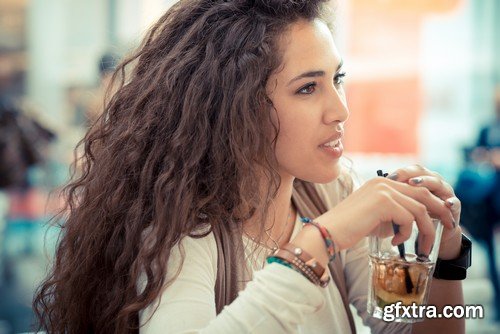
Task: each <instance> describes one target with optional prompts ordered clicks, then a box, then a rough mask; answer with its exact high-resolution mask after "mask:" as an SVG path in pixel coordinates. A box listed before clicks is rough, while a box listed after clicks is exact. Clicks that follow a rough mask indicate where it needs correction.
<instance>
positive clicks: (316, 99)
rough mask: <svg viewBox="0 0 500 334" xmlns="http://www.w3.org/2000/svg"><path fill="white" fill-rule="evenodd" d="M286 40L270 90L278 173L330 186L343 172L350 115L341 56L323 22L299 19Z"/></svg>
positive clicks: (282, 175)
mask: <svg viewBox="0 0 500 334" xmlns="http://www.w3.org/2000/svg"><path fill="white" fill-rule="evenodd" d="M283 37H284V38H283V40H282V45H281V46H282V50H283V52H284V54H283V64H282V66H281V67H280V68H279V69H278V71H277V72H276V73H274V74H273V75H272V76H271V77H270V78H269V81H268V83H267V87H266V88H267V92H268V95H269V97H270V98H271V100H272V101H273V104H274V107H275V108H276V116H277V118H278V119H279V125H280V131H279V135H278V138H277V143H276V157H277V160H278V164H279V172H280V175H281V177H282V178H283V179H288V178H293V177H296V178H299V179H303V180H306V181H310V182H315V183H326V182H330V181H332V180H333V179H335V178H336V177H337V176H338V175H339V173H340V165H339V159H340V156H341V155H342V151H343V147H342V143H341V141H340V140H341V139H342V138H341V137H342V134H343V130H342V129H343V123H344V122H345V121H346V120H347V118H348V116H349V111H348V109H347V105H346V99H345V94H344V89H343V87H342V77H343V75H344V73H343V72H342V69H341V66H342V63H341V59H340V55H339V53H338V51H337V48H336V47H335V43H334V42H333V38H332V35H331V33H330V30H329V29H328V27H327V26H326V24H325V23H323V22H322V21H320V20H314V21H312V22H307V21H299V22H297V23H295V24H293V25H292V26H291V27H290V29H289V30H288V32H287V33H286V34H285V35H284V36H283Z"/></svg>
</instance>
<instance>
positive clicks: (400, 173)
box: [387, 164, 436, 182]
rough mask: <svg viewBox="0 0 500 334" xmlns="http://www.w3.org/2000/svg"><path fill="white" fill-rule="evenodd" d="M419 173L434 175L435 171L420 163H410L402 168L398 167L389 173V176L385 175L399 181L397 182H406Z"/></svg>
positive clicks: (419, 174)
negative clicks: (410, 164)
mask: <svg viewBox="0 0 500 334" xmlns="http://www.w3.org/2000/svg"><path fill="white" fill-rule="evenodd" d="M421 175H429V176H431V175H432V176H435V175H436V173H434V172H432V171H430V170H429V169H427V168H425V167H424V166H421V165H418V164H417V165H412V166H408V167H404V168H399V169H397V170H396V171H394V172H393V173H391V174H390V175H389V176H387V178H388V179H391V180H393V181H399V182H407V181H408V180H409V179H411V178H412V177H417V176H421Z"/></svg>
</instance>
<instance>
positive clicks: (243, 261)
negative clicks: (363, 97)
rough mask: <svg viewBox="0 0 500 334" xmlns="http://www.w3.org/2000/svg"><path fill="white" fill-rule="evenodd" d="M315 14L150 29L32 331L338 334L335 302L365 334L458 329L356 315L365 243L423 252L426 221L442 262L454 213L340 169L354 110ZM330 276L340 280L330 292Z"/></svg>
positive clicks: (447, 204) (453, 201)
mask: <svg viewBox="0 0 500 334" xmlns="http://www.w3.org/2000/svg"><path fill="white" fill-rule="evenodd" d="M326 2H327V1H321V0H254V1H251V0H234V1H223V0H219V1H217V0H186V1H180V2H179V3H177V4H176V5H174V6H173V7H172V8H171V9H170V10H169V11H168V12H167V13H166V14H165V15H164V16H163V17H162V18H161V19H160V20H159V22H158V23H157V24H156V25H155V26H154V27H153V28H152V30H151V32H150V33H149V35H148V36H147V38H146V40H145V42H144V44H143V45H142V46H141V47H140V49H139V51H138V52H137V54H136V55H135V56H133V57H132V58H131V59H129V60H128V61H126V62H125V63H124V64H122V65H121V66H120V67H119V73H121V74H122V76H123V77H122V81H121V86H120V88H119V89H118V90H117V92H116V94H114V95H113V96H112V98H111V100H110V101H109V103H108V104H107V108H106V111H105V113H104V115H103V116H102V117H101V119H100V122H99V123H98V124H96V125H95V126H94V127H93V128H92V129H91V130H90V132H89V133H88V134H87V136H86V138H85V139H84V141H83V145H84V155H83V157H82V159H81V160H80V162H81V163H82V164H81V166H82V172H81V175H80V176H78V178H76V179H75V180H74V181H73V182H72V183H71V184H70V185H69V186H68V188H67V189H68V195H69V196H68V204H69V208H68V209H69V210H68V215H67V217H66V222H65V224H64V227H63V234H62V239H61V242H60V244H59V246H58V250H57V254H56V258H55V264H54V268H53V270H52V272H51V274H50V276H49V277H48V278H47V280H46V281H45V282H44V283H43V285H42V286H41V288H40V290H39V293H38V295H37V297H36V300H35V307H36V309H37V311H38V316H39V320H40V322H41V327H42V328H44V329H46V330H47V331H48V332H50V333H88V332H96V333H97V332H98V333H125V332H138V331H140V332H143V333H180V332H182V333H188V332H189V333H191V332H198V331H200V332H209V333H250V332H252V333H292V332H300V333H327V332H328V333H332V332H334V333H346V332H349V331H351V330H352V328H351V322H350V320H351V318H350V311H349V310H348V308H347V309H346V308H345V307H344V302H345V301H344V300H343V299H342V298H345V297H343V294H342V293H341V291H343V292H344V293H348V295H347V299H348V301H347V302H350V303H352V304H353V305H354V306H355V307H356V308H357V310H358V312H359V314H360V315H361V316H362V318H363V319H364V321H365V323H366V324H367V325H369V326H370V327H372V329H373V330H374V331H375V332H391V331H394V332H409V331H411V330H412V329H413V331H415V332H428V331H432V332H435V331H436V330H437V329H438V328H441V327H442V326H446V328H447V329H448V330H450V331H451V332H454V333H455V332H460V331H463V330H464V322H463V320H458V319H450V320H446V321H441V320H437V321H434V320H432V321H430V320H426V321H425V322H423V323H419V324H415V325H413V326H412V325H406V324H398V323H386V322H383V321H381V320H377V319H374V318H371V317H370V316H369V315H368V314H367V311H366V300H367V288H368V255H367V248H366V238H365V237H366V236H367V235H369V233H370V231H372V230H373V229H374V228H375V227H376V226H378V225H379V224H381V223H383V222H390V221H394V222H395V223H396V224H398V225H399V226H400V232H399V233H398V234H397V235H396V236H395V240H394V243H398V242H401V241H403V240H405V239H406V238H407V236H408V232H409V226H410V223H412V222H413V221H416V222H417V223H418V225H419V228H420V230H421V231H422V233H424V234H425V235H426V236H428V237H429V238H428V239H429V240H431V239H432V238H433V230H432V228H431V221H430V216H429V213H430V215H432V216H435V217H438V218H440V219H441V220H442V222H443V224H444V225H445V227H446V231H445V232H444V234H443V237H442V241H441V247H440V252H439V257H440V258H442V259H453V258H455V257H457V256H458V255H459V253H460V249H461V230H460V227H458V225H457V223H458V219H459V215H460V202H459V201H458V199H457V198H456V197H455V195H454V193H453V189H452V188H451V187H450V186H449V185H448V184H447V183H446V182H445V181H444V180H443V179H442V178H441V177H440V176H439V175H438V174H436V173H433V172H431V171H429V170H427V169H425V168H423V167H420V166H411V167H407V168H402V169H399V170H397V171H395V173H394V174H392V175H391V176H390V178H376V179H373V180H371V181H368V182H367V183H366V184H364V185H362V186H356V185H355V184H354V183H353V179H352V177H351V176H350V174H349V172H348V171H346V169H345V168H343V167H342V164H341V156H342V153H343V152H342V151H343V148H342V136H343V133H344V132H343V131H344V123H345V122H346V121H347V118H348V114H349V112H348V109H347V106H346V100H345V95H344V90H343V87H342V79H343V76H344V75H345V73H344V72H343V70H342V60H341V57H340V55H339V53H338V51H337V49H336V47H335V43H334V41H333V38H332V34H331V32H330V30H329V28H328V24H327V22H328V21H327V15H326V14H325V13H327V11H326V9H325V8H326V6H327V4H326ZM128 66H133V71H132V73H131V74H130V75H129V76H125V75H124V73H125V67H128ZM297 180H303V181H307V182H303V181H300V182H301V184H302V187H303V188H302V190H300V189H299V190H297V186H295V189H294V183H297ZM304 187H305V188H304ZM354 189H356V190H355V191H353V190H354ZM318 202H322V203H324V207H323V209H320V210H319V211H316V212H317V215H315V216H313V217H310V218H314V221H315V222H316V224H307V225H306V226H304V227H303V226H302V223H301V221H300V217H299V216H300V215H307V213H308V212H313V211H307V210H306V209H307V205H308V203H309V205H311V203H313V204H314V203H318ZM304 208H306V209H304ZM301 211H303V212H301ZM428 212H429V213H428ZM332 243H333V244H332ZM327 246H328V247H327ZM290 247H293V249H295V248H300V249H301V251H302V253H300V252H299V253H300V254H293V252H287V251H286V249H290ZM275 249H280V250H278V253H276V254H277V255H276V254H275V255H276V256H274V257H273V256H272V253H273V252H274V250H275ZM269 256H271V257H269ZM290 256H291V257H290ZM268 257H269V258H268ZM267 258H268V260H267V262H269V263H265V262H266V259H267ZM310 258H314V259H315V260H316V262H317V264H316V265H314V263H313V262H314V260H311V259H310ZM287 259H288V260H287ZM335 261H337V262H335ZM333 262H335V263H340V265H341V271H343V272H341V273H340V274H341V275H340V277H341V279H340V280H339V279H335V280H332V281H330V282H329V283H328V282H327V280H328V278H329V275H330V274H333V273H334V272H335V270H333V266H332V265H331V264H332V263H333ZM329 264H330V266H329ZM328 267H329V268H330V270H328ZM321 268H323V269H325V268H326V269H325V270H324V271H322V270H320V269H321ZM336 274H338V272H336ZM231 278H232V280H231ZM344 284H345V286H344V287H342V286H343V285H344ZM432 287H433V289H432V291H431V296H430V303H432V304H436V305H444V304H462V303H463V300H462V299H463V297H462V290H461V283H460V282H459V281H446V280H437V279H434V282H433V283H432ZM238 291H239V294H238V293H237V292H238ZM224 306H225V307H224ZM412 327H413V328H412Z"/></svg>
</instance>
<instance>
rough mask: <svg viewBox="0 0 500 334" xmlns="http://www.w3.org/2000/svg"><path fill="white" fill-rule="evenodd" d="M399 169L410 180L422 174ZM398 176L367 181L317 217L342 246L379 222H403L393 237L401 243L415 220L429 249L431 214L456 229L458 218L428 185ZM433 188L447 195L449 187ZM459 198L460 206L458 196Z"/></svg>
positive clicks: (424, 245)
mask: <svg viewBox="0 0 500 334" xmlns="http://www.w3.org/2000/svg"><path fill="white" fill-rule="evenodd" d="M398 171H399V172H400V173H401V174H398V175H401V179H402V178H403V177H407V180H408V179H409V178H411V177H413V175H418V176H422V177H423V174H422V172H421V171H420V172H419V173H416V174H415V172H413V170H412V169H400V170H398ZM405 173H406V174H405ZM404 175H406V176H404ZM425 176H426V177H427V176H429V177H430V176H431V174H430V172H429V175H427V174H426V175H425ZM432 176H434V175H432ZM396 179H397V180H398V181H395V180H392V179H388V178H382V177H378V178H374V179H372V180H370V181H368V182H366V183H365V184H364V185H363V186H361V187H360V188H359V189H358V190H356V191H355V192H353V193H352V194H351V195H350V196H348V197H347V198H346V199H345V200H343V201H342V202H341V203H339V204H338V205H337V206H336V207H334V208H333V209H331V210H329V211H328V212H326V213H324V214H323V215H321V216H319V217H318V218H317V219H316V220H317V221H318V222H320V223H322V224H323V225H325V227H327V228H328V229H329V230H330V232H331V235H332V238H333V239H334V241H335V242H336V243H337V245H338V246H339V247H340V249H345V248H349V247H351V246H353V245H354V244H355V243H357V242H358V241H359V240H360V239H361V238H363V237H365V236H366V235H368V234H370V233H371V232H372V231H373V230H374V229H375V228H376V227H378V226H379V225H380V224H383V223H390V222H394V223H396V224H397V225H399V226H400V227H399V232H398V233H397V234H396V235H395V236H394V238H393V241H392V243H393V244H394V245H396V244H399V243H401V242H403V241H405V240H407V239H408V237H409V236H410V233H411V228H412V223H413V221H416V223H417V225H418V228H419V230H420V233H421V235H422V236H423V239H422V245H421V247H422V251H423V252H425V253H429V252H430V250H431V247H432V243H433V242H434V237H435V230H434V226H433V224H432V220H431V216H432V217H435V218H438V219H440V220H441V222H442V223H443V224H444V226H445V227H446V228H447V229H450V230H452V229H453V225H454V221H456V220H457V219H455V217H454V214H453V213H452V211H451V210H450V205H449V204H447V203H445V200H443V199H442V198H440V197H439V196H436V195H434V194H433V191H432V190H431V189H429V188H428V187H425V186H415V185H414V184H408V183H403V182H400V181H399V178H396ZM426 181H427V182H428V183H430V184H428V185H429V187H431V185H434V184H436V183H437V181H436V180H434V179H426ZM422 183H424V182H422ZM432 189H434V190H436V191H437V192H438V193H439V194H440V195H442V196H444V197H446V194H449V191H450V190H449V189H447V191H444V189H442V187H438V186H437V185H436V186H435V187H434V188H432ZM451 191H452V190H451ZM450 197H452V196H448V197H447V198H446V199H448V198H450ZM456 201H457V203H458V206H459V205H460V204H459V202H458V199H456ZM453 206H454V205H453ZM445 239H446V237H445ZM443 242H444V240H443Z"/></svg>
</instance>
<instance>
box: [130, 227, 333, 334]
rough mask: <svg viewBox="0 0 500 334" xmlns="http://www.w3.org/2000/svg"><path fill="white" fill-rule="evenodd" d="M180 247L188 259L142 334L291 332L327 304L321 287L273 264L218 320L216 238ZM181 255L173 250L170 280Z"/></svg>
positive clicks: (186, 242)
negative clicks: (216, 305) (216, 304)
mask: <svg viewBox="0 0 500 334" xmlns="http://www.w3.org/2000/svg"><path fill="white" fill-rule="evenodd" d="M181 245H182V248H183V250H184V255H185V259H184V263H183V264H182V268H181V270H180V272H179V275H178V277H177V278H176V279H175V280H174V281H173V283H172V284H171V285H169V286H168V287H167V288H166V289H165V290H164V292H163V293H162V295H161V299H159V303H160V304H159V307H158V309H156V311H155V305H156V303H153V304H152V305H150V306H149V307H148V308H146V309H145V310H144V311H143V312H141V315H140V320H141V324H144V327H142V328H141V333H146V334H153V333H218V334H223V333H228V334H229V333H231V334H233V333H250V332H251V333H292V332H295V330H296V327H297V325H298V324H300V323H302V322H303V321H304V320H305V318H306V317H307V316H308V315H309V314H311V313H314V312H315V311H316V310H318V309H319V308H321V307H322V306H323V305H324V303H325V300H324V297H323V295H322V293H321V288H319V287H317V286H315V285H313V284H312V283H311V282H309V281H308V280H307V279H306V278H305V277H304V276H302V275H301V274H300V273H298V272H296V271H294V270H292V269H290V268H287V267H285V266H282V265H279V264H276V263H273V264H270V265H268V266H266V267H265V268H264V269H263V270H260V271H258V272H255V274H254V277H253V280H252V281H251V282H249V283H248V285H247V287H246V288H245V289H244V290H243V291H241V292H240V294H239V296H238V298H236V299H235V300H234V301H233V302H232V303H231V304H230V305H228V306H226V307H225V308H224V310H223V311H222V312H221V313H220V314H219V315H218V316H216V312H215V293H214V287H215V278H216V273H217V251H216V244H215V239H214V237H213V235H212V234H210V235H208V236H207V237H204V238H201V239H194V238H189V237H186V238H184V239H183V240H182V241H181ZM180 255H181V253H180V251H179V249H178V247H174V248H173V249H172V254H171V260H170V262H169V270H168V272H169V273H168V274H167V279H171V278H172V275H174V274H175V272H176V271H177V269H178V268H179V265H180V261H179V260H180ZM149 317H151V319H150V320H149V321H148V319H149Z"/></svg>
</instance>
